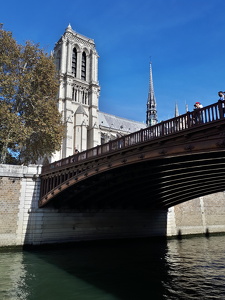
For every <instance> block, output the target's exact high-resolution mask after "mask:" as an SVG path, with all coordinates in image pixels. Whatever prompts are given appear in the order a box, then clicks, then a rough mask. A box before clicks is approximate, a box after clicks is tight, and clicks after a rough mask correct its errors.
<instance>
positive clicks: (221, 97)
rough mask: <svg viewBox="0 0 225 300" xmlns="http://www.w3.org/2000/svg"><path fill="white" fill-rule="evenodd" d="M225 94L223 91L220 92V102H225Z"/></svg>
mask: <svg viewBox="0 0 225 300" xmlns="http://www.w3.org/2000/svg"><path fill="white" fill-rule="evenodd" d="M224 93H225V92H222V91H219V92H218V96H219V100H224Z"/></svg>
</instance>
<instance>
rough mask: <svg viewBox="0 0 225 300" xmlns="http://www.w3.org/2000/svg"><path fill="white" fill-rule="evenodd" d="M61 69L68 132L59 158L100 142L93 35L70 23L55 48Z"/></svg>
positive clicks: (60, 99)
mask: <svg viewBox="0 0 225 300" xmlns="http://www.w3.org/2000/svg"><path fill="white" fill-rule="evenodd" d="M54 58H55V63H56V67H57V70H58V73H59V81H60V82H59V94H58V108H59V111H60V112H61V114H62V119H63V122H64V124H65V136H64V139H63V143H62V148H61V151H60V152H58V153H56V155H55V157H54V160H58V159H61V158H64V157H67V156H69V155H72V154H73V153H74V150H75V149H77V150H79V151H84V150H86V149H88V148H91V147H95V146H97V145H98V144H100V132H99V124H98V107H99V93H100V86H99V83H98V54H97V51H96V48H95V43H94V40H93V39H90V38H87V37H85V36H83V35H81V34H79V33H77V32H76V31H74V30H73V29H72V27H71V26H70V25H69V26H68V27H67V28H66V30H65V32H64V34H63V35H62V37H61V38H60V40H59V41H58V42H57V43H56V45H55V48H54Z"/></svg>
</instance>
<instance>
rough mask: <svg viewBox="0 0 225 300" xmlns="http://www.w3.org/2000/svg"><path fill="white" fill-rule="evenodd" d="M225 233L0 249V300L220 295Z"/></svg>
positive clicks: (123, 299) (132, 299) (131, 299)
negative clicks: (33, 249) (25, 249)
mask: <svg viewBox="0 0 225 300" xmlns="http://www.w3.org/2000/svg"><path fill="white" fill-rule="evenodd" d="M224 248H225V236H220V237H210V238H209V239H206V238H204V237H202V238H201V237H198V238H189V239H183V240H181V241H178V240H168V241H166V240H133V241H119V242H115V241H114V242H113V241H112V242H100V243H84V244H77V245H76V247H73V248H70V249H60V248H58V249H51V250H50V249H49V250H35V251H25V252H0V299H3V300H14V299H16V300H18V299H23V300H36V299H48V300H51V299H54V300H57V299H60V300H61V299H66V300H70V299H75V300H118V299H121V300H128V299H129V300H136V299H138V300H139V299H154V300H155V299H171V300H172V299H185V300H186V299H204V300H205V299H225V287H224V279H225V260H224Z"/></svg>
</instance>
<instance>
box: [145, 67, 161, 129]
mask: <svg viewBox="0 0 225 300" xmlns="http://www.w3.org/2000/svg"><path fill="white" fill-rule="evenodd" d="M157 122H158V121H157V110H156V99H155V94H154V87H153V78H152V63H151V62H150V76H149V92H148V101H147V112H146V125H147V126H153V125H155V124H157Z"/></svg>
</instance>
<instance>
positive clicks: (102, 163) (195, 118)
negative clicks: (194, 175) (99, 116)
mask: <svg viewBox="0 0 225 300" xmlns="http://www.w3.org/2000/svg"><path fill="white" fill-rule="evenodd" d="M224 106H225V101H218V102H217V103H214V104H212V105H209V106H207V107H204V108H202V109H198V110H195V111H192V112H188V113H186V114H183V115H181V116H179V117H176V118H173V119H169V120H167V121H163V122H161V123H159V124H156V125H154V126H152V127H148V128H146V129H142V130H140V131H137V132H134V133H132V134H130V135H126V136H123V137H121V138H118V139H116V140H112V141H110V142H109V143H106V144H103V145H99V146H97V147H95V148H92V149H88V150H86V151H84V152H81V153H78V154H75V155H72V156H69V157H67V158H65V159H62V160H60V161H56V162H54V163H52V164H49V165H47V166H43V169H42V175H41V178H42V188H41V200H40V206H43V205H45V204H46V203H48V202H49V201H50V200H51V199H53V198H54V197H55V196H57V195H58V194H60V193H62V192H63V190H66V189H67V188H69V187H70V186H72V185H76V184H77V183H78V182H80V181H85V180H86V179H87V178H89V177H90V176H92V177H93V176H95V175H97V174H99V173H103V172H108V170H109V168H111V169H115V168H119V167H121V166H123V165H126V164H131V163H133V164H134V163H138V162H141V161H143V160H145V161H148V160H151V159H155V158H159V156H162V155H164V156H165V155H166V156H167V157H169V156H177V155H184V152H186V155H187V154H188V155H190V153H200V152H209V151H216V148H217V149H218V148H219V149H220V151H221V150H222V151H224V146H225V145H224V136H223V134H221V131H220V130H218V128H219V127H221V125H225V118H224V117H225V113H224ZM188 136H192V139H191V142H190V139H188V138H187V137H188ZM193 149H194V151H193ZM96 178H97V177H96ZM77 186H78V185H77Z"/></svg>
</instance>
